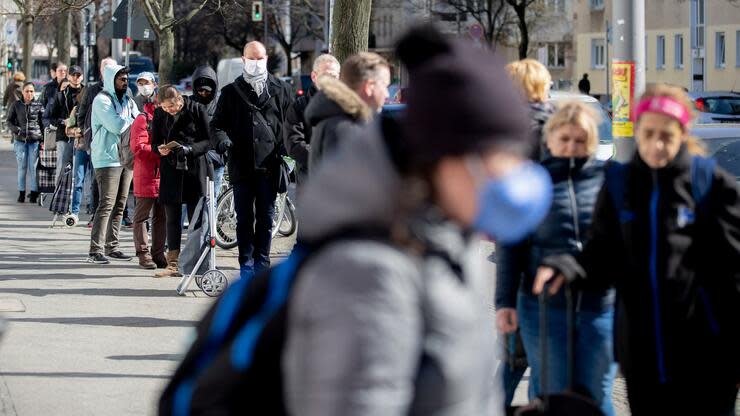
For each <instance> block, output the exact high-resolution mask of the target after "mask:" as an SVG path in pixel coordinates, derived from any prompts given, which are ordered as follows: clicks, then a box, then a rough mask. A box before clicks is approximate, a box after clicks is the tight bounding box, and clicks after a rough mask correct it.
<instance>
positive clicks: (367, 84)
mask: <svg viewBox="0 0 740 416" xmlns="http://www.w3.org/2000/svg"><path fill="white" fill-rule="evenodd" d="M374 90H375V85H374V84H373V82H372V81H371V80H366V81H363V83H362V92H363V93H364V94H365V96H366V97H372V96H373V91H374Z"/></svg>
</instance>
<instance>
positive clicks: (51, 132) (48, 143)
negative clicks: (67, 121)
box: [44, 126, 57, 150]
mask: <svg viewBox="0 0 740 416" xmlns="http://www.w3.org/2000/svg"><path fill="white" fill-rule="evenodd" d="M56 148H57V126H49V127H46V128H45V129H44V150H55V149H56Z"/></svg>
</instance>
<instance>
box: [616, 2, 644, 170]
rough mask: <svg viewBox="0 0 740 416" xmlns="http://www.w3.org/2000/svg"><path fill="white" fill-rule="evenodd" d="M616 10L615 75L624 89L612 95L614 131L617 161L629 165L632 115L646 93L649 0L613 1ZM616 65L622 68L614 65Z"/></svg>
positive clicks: (633, 146) (631, 142)
mask: <svg viewBox="0 0 740 416" xmlns="http://www.w3.org/2000/svg"><path fill="white" fill-rule="evenodd" d="M612 11H613V16H614V17H613V19H614V29H613V30H614V33H613V37H612V39H613V43H614V59H613V62H612V70H613V71H614V74H612V76H613V78H614V82H615V87H617V86H618V85H617V84H618V83H620V82H623V83H624V86H623V88H615V90H614V91H613V92H612V95H613V97H614V98H613V100H612V109H613V111H614V119H613V123H614V124H613V128H612V130H613V132H614V133H615V134H614V143H615V145H616V155H615V159H616V160H617V161H619V162H626V161H629V160H630V159H631V158H632V155H633V154H634V152H635V148H636V147H635V140H634V126H633V124H632V122H631V120H630V119H629V115H630V114H631V112H632V110H633V109H634V107H635V106H636V105H637V99H638V98H639V97H640V95H642V93H643V92H644V91H645V0H621V1H613V2H612ZM616 63H619V65H614V64H616ZM630 70H631V71H632V72H631V74H630ZM625 74H626V75H625ZM628 91H629V92H628ZM620 101H621V102H620ZM615 103H618V104H620V105H615ZM621 104H626V105H621Z"/></svg>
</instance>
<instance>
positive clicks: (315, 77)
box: [311, 71, 319, 84]
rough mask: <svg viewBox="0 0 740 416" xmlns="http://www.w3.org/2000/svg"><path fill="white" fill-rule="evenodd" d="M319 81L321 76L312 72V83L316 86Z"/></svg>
mask: <svg viewBox="0 0 740 416" xmlns="http://www.w3.org/2000/svg"><path fill="white" fill-rule="evenodd" d="M317 79H319V74H317V73H316V72H314V71H311V82H313V83H314V84H315V83H316V80H317Z"/></svg>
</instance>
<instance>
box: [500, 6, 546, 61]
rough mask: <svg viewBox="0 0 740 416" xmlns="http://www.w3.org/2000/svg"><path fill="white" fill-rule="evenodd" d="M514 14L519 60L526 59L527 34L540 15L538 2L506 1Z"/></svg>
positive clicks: (527, 47)
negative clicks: (517, 35) (517, 30)
mask: <svg viewBox="0 0 740 416" xmlns="http://www.w3.org/2000/svg"><path fill="white" fill-rule="evenodd" d="M506 2H507V3H509V5H510V6H511V8H512V9H513V10H514V13H515V14H516V21H517V27H518V28H519V59H525V58H527V55H528V53H529V32H530V29H531V25H532V24H533V22H534V21H535V20H536V16H538V15H540V14H541V9H542V4H541V3H540V2H539V0H506Z"/></svg>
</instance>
